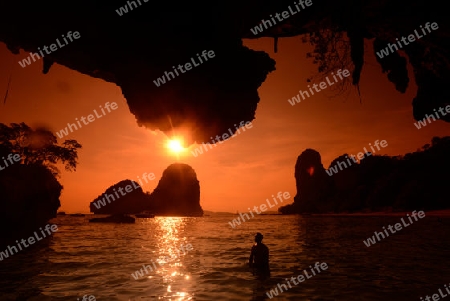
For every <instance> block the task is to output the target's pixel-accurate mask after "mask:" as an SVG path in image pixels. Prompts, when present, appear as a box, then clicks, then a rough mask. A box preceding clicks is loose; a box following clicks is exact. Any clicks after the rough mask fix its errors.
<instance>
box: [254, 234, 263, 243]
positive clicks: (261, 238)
mask: <svg viewBox="0 0 450 301" xmlns="http://www.w3.org/2000/svg"><path fill="white" fill-rule="evenodd" d="M263 237H264V236H263V235H262V234H261V233H259V232H258V233H256V235H255V242H261V241H262V240H263Z"/></svg>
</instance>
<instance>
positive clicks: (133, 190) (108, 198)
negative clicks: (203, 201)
mask: <svg viewBox="0 0 450 301" xmlns="http://www.w3.org/2000/svg"><path fill="white" fill-rule="evenodd" d="M89 208H90V211H91V212H93V213H94V214H137V213H140V212H142V211H149V212H151V213H153V214H155V215H163V216H203V209H202V207H201V206H200V183H199V181H198V179H197V175H196V173H195V171H194V169H193V168H192V167H191V166H189V165H187V164H182V163H175V164H171V165H170V166H169V167H167V168H166V170H164V172H163V175H162V177H161V179H160V181H159V183H158V186H157V187H156V188H155V190H154V191H153V192H152V193H151V194H150V193H144V192H143V190H142V187H140V186H139V184H138V183H137V182H135V181H131V180H123V181H120V182H118V183H116V184H114V185H112V186H111V187H109V188H108V189H106V191H105V192H104V193H102V194H101V195H99V196H98V197H97V198H96V199H95V200H93V201H92V202H91V203H90V205H89Z"/></svg>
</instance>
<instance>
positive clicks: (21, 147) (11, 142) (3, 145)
mask: <svg viewBox="0 0 450 301" xmlns="http://www.w3.org/2000/svg"><path fill="white" fill-rule="evenodd" d="M81 147H82V146H81V144H79V143H78V142H77V141H76V140H65V141H64V142H63V143H62V145H58V141H57V138H56V137H55V135H53V133H52V132H51V131H49V130H48V129H45V128H42V127H40V128H36V129H32V128H30V127H29V126H28V125H26V124H25V123H23V122H22V123H11V124H10V125H9V126H8V125H5V124H3V123H0V153H1V154H9V153H13V154H19V155H20V157H21V162H20V163H21V164H24V165H31V164H38V165H43V166H45V167H47V168H48V169H49V170H50V171H51V172H52V173H53V174H54V175H58V174H59V170H58V168H57V167H56V164H58V163H61V164H64V167H65V170H67V171H75V170H76V166H77V164H78V149H80V148H81Z"/></svg>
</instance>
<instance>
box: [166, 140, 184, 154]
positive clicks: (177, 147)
mask: <svg viewBox="0 0 450 301" xmlns="http://www.w3.org/2000/svg"><path fill="white" fill-rule="evenodd" d="M167 148H168V149H169V150H170V151H172V152H174V153H180V152H182V151H183V150H184V147H183V143H182V142H181V141H180V140H178V139H173V140H169V141H168V142H167Z"/></svg>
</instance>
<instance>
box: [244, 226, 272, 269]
mask: <svg viewBox="0 0 450 301" xmlns="http://www.w3.org/2000/svg"><path fill="white" fill-rule="evenodd" d="M262 240H263V235H262V234H261V233H259V232H258V233H256V235H255V244H254V245H253V247H252V251H251V253H250V258H249V260H248V264H249V266H250V267H251V268H252V269H253V275H255V274H257V275H264V276H270V269H269V248H268V247H267V246H266V245H265V244H263V243H262Z"/></svg>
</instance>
